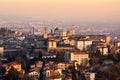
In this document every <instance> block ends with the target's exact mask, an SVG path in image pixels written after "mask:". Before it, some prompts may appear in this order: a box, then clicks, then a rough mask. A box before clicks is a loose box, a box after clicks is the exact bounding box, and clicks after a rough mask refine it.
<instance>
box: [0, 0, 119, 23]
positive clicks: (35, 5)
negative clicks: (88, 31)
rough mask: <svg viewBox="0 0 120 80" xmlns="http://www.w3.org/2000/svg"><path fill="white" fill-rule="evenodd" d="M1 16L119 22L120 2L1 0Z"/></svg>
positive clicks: (116, 0)
mask: <svg viewBox="0 0 120 80" xmlns="http://www.w3.org/2000/svg"><path fill="white" fill-rule="evenodd" d="M0 15H9V16H27V17H33V18H39V19H41V20H42V19H44V20H64V21H86V22H89V21H90V22H109V21H110V22H112V21H114V22H119V21H120V0H0Z"/></svg>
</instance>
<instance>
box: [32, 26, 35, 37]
mask: <svg viewBox="0 0 120 80" xmlns="http://www.w3.org/2000/svg"><path fill="white" fill-rule="evenodd" d="M34 30H35V28H34V27H32V35H34Z"/></svg>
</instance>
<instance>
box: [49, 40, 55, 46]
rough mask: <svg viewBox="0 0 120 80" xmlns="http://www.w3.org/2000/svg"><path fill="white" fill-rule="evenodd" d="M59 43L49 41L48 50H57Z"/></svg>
mask: <svg viewBox="0 0 120 80" xmlns="http://www.w3.org/2000/svg"><path fill="white" fill-rule="evenodd" d="M56 46H57V43H56V41H55V40H49V41H48V48H56Z"/></svg>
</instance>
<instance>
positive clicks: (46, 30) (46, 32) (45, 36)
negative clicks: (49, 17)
mask: <svg viewBox="0 0 120 80" xmlns="http://www.w3.org/2000/svg"><path fill="white" fill-rule="evenodd" d="M43 37H44V39H46V38H48V29H47V27H44V34H43Z"/></svg>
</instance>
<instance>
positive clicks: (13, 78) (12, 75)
mask: <svg viewBox="0 0 120 80" xmlns="http://www.w3.org/2000/svg"><path fill="white" fill-rule="evenodd" d="M18 78H19V75H18V71H17V70H16V69H14V68H13V67H11V69H10V70H9V72H8V76H7V80H18Z"/></svg>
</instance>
